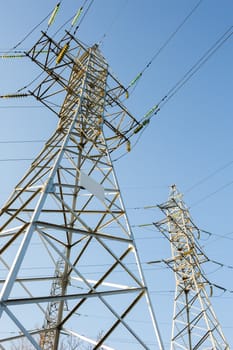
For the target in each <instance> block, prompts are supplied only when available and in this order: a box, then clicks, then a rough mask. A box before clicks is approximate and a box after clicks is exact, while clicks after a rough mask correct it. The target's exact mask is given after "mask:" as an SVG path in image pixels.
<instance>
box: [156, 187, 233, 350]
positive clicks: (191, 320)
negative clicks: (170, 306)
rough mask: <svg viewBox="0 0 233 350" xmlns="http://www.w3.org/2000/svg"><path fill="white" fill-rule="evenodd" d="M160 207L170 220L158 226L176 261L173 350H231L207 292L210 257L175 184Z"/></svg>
mask: <svg viewBox="0 0 233 350" xmlns="http://www.w3.org/2000/svg"><path fill="white" fill-rule="evenodd" d="M159 208H160V209H161V210H162V212H163V213H164V214H165V215H166V218H165V219H163V220H161V221H160V222H157V223H156V224H155V226H156V227H157V228H158V229H159V230H160V231H161V232H162V233H163V234H164V235H165V237H166V238H168V239H169V241H170V243H171V251H172V258H171V259H169V260H166V261H165V262H166V264H167V265H168V266H169V267H170V268H171V269H172V270H173V271H174V273H175V280H176V291H175V301H174V313H173V323H172V339H171V350H179V349H184V350H197V349H205V350H207V349H208V350H210V349H211V350H223V349H229V345H228V344H227V342H226V339H225V337H224V335H223V332H222V330H221V327H220V324H219V322H218V320H217V317H216V315H215V313H214V310H213V307H212V306H211V303H210V299H209V296H208V293H207V291H206V287H207V286H208V282H207V280H206V278H205V276H204V273H203V271H202V268H201V264H202V263H203V262H205V261H207V258H206V256H205V254H204V253H203V252H202V249H201V248H200V246H199V245H198V242H197V238H198V236H199V230H198V228H197V227H196V226H195V225H194V223H193V222H192V219H191V217H190V214H189V211H188V209H187V207H186V206H185V204H184V202H183V200H182V194H180V193H179V192H178V191H177V189H176V186H175V185H173V186H172V187H171V193H170V197H169V200H168V201H167V202H166V203H164V204H161V205H159Z"/></svg>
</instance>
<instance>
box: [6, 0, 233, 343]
mask: <svg viewBox="0 0 233 350" xmlns="http://www.w3.org/2000/svg"><path fill="white" fill-rule="evenodd" d="M197 3H199V2H198V1H197V0H177V1H174V0H144V1H139V0H94V2H93V4H92V6H91V7H90V10H89V11H88V13H87V15H86V16H85V18H84V19H83V21H82V23H81V25H80V28H79V31H78V32H77V36H78V37H79V39H81V40H82V41H84V42H85V43H87V44H90V45H92V44H94V43H96V42H97V43H98V42H100V41H101V40H102V39H103V42H102V44H101V50H102V53H103V55H104V56H105V57H106V59H107V60H108V62H109V65H110V66H111V69H112V70H113V72H114V73H115V74H116V76H117V77H118V78H119V80H121V81H122V83H123V84H124V85H125V86H127V85H128V84H129V83H130V81H131V80H132V79H134V78H135V77H136V76H137V74H138V73H139V72H141V71H142V70H143V68H144V67H145V66H146V64H147V63H148V62H149V61H150V59H151V58H152V57H153V56H154V55H155V54H156V53H157V52H158V50H159V49H160V48H161V47H162V46H163V44H164V43H165V42H166V41H167V39H168V38H169V36H170V35H171V34H172V33H173V32H174V31H175V30H176V28H177V27H178V26H179V24H180V23H181V22H182V21H183V20H184V18H185V17H186V16H187V15H188V13H189V12H190V11H191V9H192V8H194V6H195V5H196V4H197ZM55 4H56V1H52V0H50V1H45V0H41V1H32V0H21V1H15V0H8V1H7V2H3V3H2V4H1V11H0V33H1V37H0V51H1V55H3V54H4V53H6V52H8V50H10V49H11V48H12V47H14V46H15V45H16V44H17V43H18V42H20V41H21V39H22V38H23V37H24V36H25V35H26V34H27V33H28V32H30V30H31V29H32V28H33V27H34V26H35V25H37V24H38V23H39V22H40V21H41V20H42V19H43V18H44V17H45V16H46V15H47V14H48V13H49V12H50V11H51V9H53V7H54V6H55ZM81 4H82V2H81V1H80V0H63V2H62V5H61V9H60V12H59V13H58V16H57V18H56V21H55V23H54V25H53V27H51V34H53V33H54V32H56V30H57V29H58V28H59V27H60V26H61V25H62V24H63V23H64V22H66V20H68V19H69V18H70V17H72V16H73V15H74V14H75V12H76V11H77V9H78V8H79V7H80V6H81ZM232 25H233V2H232V1H231V0H221V1H220V0H202V1H201V2H200V5H199V6H198V8H197V9H196V11H195V12H194V13H193V15H192V16H191V17H190V18H189V19H188V20H187V22H186V23H185V24H184V25H183V27H182V28H181V29H180V30H179V31H178V32H177V34H176V35H175V36H174V37H173V39H172V40H171V41H170V42H169V44H168V45H167V46H166V47H165V48H164V49H163V50H162V51H161V53H160V54H159V55H158V56H157V57H156V59H155V60H154V61H153V63H152V64H151V65H150V66H149V68H148V69H147V70H145V72H144V74H143V76H142V77H141V79H140V80H139V82H138V84H137V86H136V88H135V90H134V91H133V92H132V94H130V96H129V99H128V101H126V104H127V107H128V108H129V110H130V111H131V112H132V114H134V116H135V117H136V118H138V119H140V118H141V117H142V116H143V115H144V114H145V113H146V112H147V111H148V110H149V109H150V108H151V107H152V106H153V105H155V104H156V103H157V102H158V101H160V99H161V98H163V97H164V96H165V95H166V94H167V92H168V91H169V90H170V88H172V87H173V86H174V85H175V84H176V83H177V82H178V81H179V80H180V78H182V77H183V76H184V74H185V73H186V72H187V71H188V70H189V69H190V68H191V67H192V66H193V65H194V64H195V63H196V62H197V61H198V60H199V58H200V57H201V56H202V55H203V54H204V53H205V52H206V51H207V50H208V49H209V48H210V47H211V46H212V45H213V44H214V43H215V42H216V41H217V40H218V39H219V38H220V37H221V35H222V34H223V33H224V32H226V31H227V30H228V29H229V27H230V26H232ZM68 27H69V26H68ZM45 29H46V24H42V25H41V26H39V28H38V29H36V30H35V31H34V32H33V34H32V35H31V36H29V37H28V38H27V40H25V41H24V42H23V43H22V44H20V45H19V46H18V47H17V49H16V50H27V49H29V48H31V46H32V45H33V43H34V42H35V40H36V39H37V38H38V37H39V35H40V30H45ZM232 42H233V36H231V37H230V38H229V39H228V40H227V41H226V42H225V43H224V44H223V45H222V47H220V48H219V49H218V50H217V51H216V52H215V53H214V54H213V56H212V57H210V59H209V60H208V61H207V62H206V63H205V64H204V65H203V66H202V67H201V68H200V70H199V71H198V72H197V73H196V74H194V75H193V77H192V78H191V79H190V80H189V81H188V82H187V83H186V84H185V85H184V86H183V87H182V88H181V89H180V90H179V91H178V92H177V93H176V94H175V95H174V96H173V97H172V98H171V99H170V100H169V101H168V103H167V104H165V105H164V107H163V108H161V111H160V112H159V113H158V114H157V115H156V116H155V117H153V118H152V119H151V122H150V124H149V126H148V127H147V128H146V129H145V131H144V133H143V134H142V136H141V138H140V140H139V141H138V142H137V144H136V146H135V147H133V149H132V151H131V152H130V153H128V154H127V155H125V156H124V157H122V158H121V159H119V160H116V161H115V168H116V172H117V175H118V180H119V183H120V187H121V189H122V194H123V199H124V203H125V206H126V208H127V209H128V216H129V220H130V223H131V225H132V226H133V231H134V234H135V238H136V243H137V246H138V250H139V254H140V257H141V260H142V262H143V268H144V271H145V275H146V280H147V283H148V286H149V289H150V291H151V297H152V300H153V305H154V307H155V312H156V316H157V321H158V322H159V325H160V328H161V332H162V336H163V338H164V343H165V345H166V349H168V348H169V340H170V338H169V337H170V331H169V327H170V325H171V319H172V310H173V293H172V292H171V291H174V285H175V283H174V277H173V274H172V272H171V271H168V270H167V269H166V268H164V266H163V265H161V266H158V265H147V264H146V262H148V261H150V260H159V259H165V258H168V257H170V247H169V242H167V241H165V240H164V239H163V237H162V236H161V234H160V233H158V232H157V231H156V230H154V229H153V227H152V226H144V227H139V225H142V224H151V223H152V222H155V221H157V220H159V219H160V218H161V214H160V213H159V211H158V210H157V209H145V207H147V206H153V205H156V204H159V203H162V202H165V201H166V200H167V198H168V194H169V186H170V185H171V184H173V183H175V184H176V185H177V187H178V189H179V190H180V191H181V192H182V193H183V194H184V200H185V202H186V204H187V206H188V207H190V212H191V215H192V218H193V221H194V222H195V223H196V225H197V226H198V227H199V228H200V229H202V230H206V231H209V232H210V233H211V234H206V233H202V235H201V240H200V244H201V245H202V246H203V248H204V249H205V252H206V254H207V255H208V257H209V258H210V259H212V260H216V261H218V262H220V263H223V264H224V265H227V266H231V267H232V266H233V259H232V248H233V215H232V213H233V212H232V210H233V209H232V208H233V207H232V197H233V156H232V153H231V152H232V150H233V144H232V142H233V141H232V130H233V120H232V112H233V108H232V91H233V90H232V88H233V69H232V58H233V45H232ZM37 73H38V70H37V69H35V67H34V66H33V64H32V62H30V60H29V59H25V58H24V59H16V58H15V59H0V77H1V79H0V95H4V94H8V93H15V92H16V91H17V90H18V89H20V88H22V87H24V86H25V85H27V84H28V83H29V82H30V81H32V80H33V79H34V77H35V76H36V74H37ZM26 91H27V89H26V90H24V92H26ZM30 106H31V107H32V108H29V107H30ZM38 106H39V105H38V103H37V102H36V101H33V100H29V99H21V100H14V99H8V100H6V99H4V100H3V99H1V100H0V122H1V127H0V167H1V171H0V203H1V204H2V203H3V202H4V201H5V200H6V198H7V197H8V195H9V194H10V192H11V190H12V189H13V187H14V185H15V184H16V183H17V181H18V180H19V179H20V177H21V176H22V175H23V174H24V172H25V171H26V169H27V168H28V166H29V164H30V159H33V158H34V157H35V155H36V154H37V152H38V151H39V150H40V148H41V147H42V144H43V143H42V142H39V141H42V140H46V139H47V138H48V136H49V135H50V134H51V132H52V131H53V129H54V127H55V126H56V122H57V120H56V117H55V115H53V114H52V113H50V112H49V111H47V110H45V109H44V108H37V107H38ZM136 140H137V138H136V137H135V141H136ZM18 141H33V142H30V143H27V142H26V143H25V142H24V143H22V142H19V143H18ZM124 153H125V149H124V146H123V149H122V154H124ZM22 159H25V160H22ZM205 271H206V273H207V277H208V279H209V280H210V281H212V282H213V283H215V284H218V285H220V286H222V287H224V288H226V289H227V290H229V291H232V293H230V292H228V291H226V292H225V293H223V292H222V291H221V290H219V289H217V288H216V289H214V294H213V297H212V299H211V301H212V304H213V306H214V308H215V311H216V314H217V317H218V318H219V321H220V323H221V325H222V328H223V331H224V333H225V335H226V338H227V340H228V342H229V344H230V347H233V317H232V315H233V268H230V267H226V266H223V267H220V266H219V265H216V264H211V263H208V264H206V267H205ZM148 337H149V338H150V336H149V335H148Z"/></svg>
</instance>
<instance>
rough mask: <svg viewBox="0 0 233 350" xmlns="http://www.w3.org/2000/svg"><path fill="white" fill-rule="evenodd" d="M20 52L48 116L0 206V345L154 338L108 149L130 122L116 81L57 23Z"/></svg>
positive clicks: (134, 343)
mask: <svg viewBox="0 0 233 350" xmlns="http://www.w3.org/2000/svg"><path fill="white" fill-rule="evenodd" d="M27 56H28V57H30V59H31V60H32V61H33V62H35V63H36V64H37V65H38V66H39V67H40V68H41V69H42V73H43V75H41V76H42V77H43V78H42V82H40V83H39V85H37V86H36V87H35V88H34V89H32V91H30V94H31V95H32V96H34V97H35V98H36V99H37V100H39V101H40V102H41V103H43V104H44V105H45V106H47V107H48V108H49V109H50V110H52V111H53V112H55V113H56V114H57V116H58V118H59V121H58V125H57V128H56V130H55V132H54V133H53V135H52V136H51V137H50V139H49V140H48V141H47V142H46V144H45V146H44V148H43V149H42V151H41V152H40V154H39V155H38V156H37V157H36V158H35V160H34V161H33V163H32V165H31V167H30V169H29V170H28V171H27V173H26V174H25V176H24V177H23V178H22V180H21V181H20V182H19V183H18V184H17V186H16V187H15V189H14V191H13V193H12V195H11V196H10V198H9V199H8V201H7V202H6V203H5V205H4V206H3V208H2V209H1V211H0V224H1V236H0V242H1V245H0V271H1V280H0V285H1V291H0V329H1V339H0V344H1V345H0V348H1V349H10V348H11V344H12V342H15V341H20V339H24V341H25V339H26V341H27V342H28V344H29V345H30V346H31V347H32V348H33V349H38V350H41V349H44V350H45V349H50V350H57V349H69V347H68V340H67V339H70V337H72V339H73V338H75V339H77V342H80V344H81V345H80V347H82V349H84V348H85V349H106V350H112V349H122V348H124V349H126V346H127V349H134V350H137V349H152V348H154V349H163V345H162V342H161V338H160V335H159V331H158V327H157V324H156V321H155V316H154V312H153V309H152V306H151V301H150V298H149V295H148V291H147V288H146V285H145V281H144V277H143V272H142V269H141V265H140V262H139V258H138V253H137V249H136V246H135V242H134V238H133V235H132V233H131V230H130V228H129V224H128V220H127V216H126V212H125V208H124V205H123V203H122V198H121V192H120V189H119V186H118V183H117V179H116V175H115V172H114V168H113V164H112V160H111V154H112V152H114V154H115V155H117V151H118V149H119V147H120V146H122V144H124V143H125V144H126V145H127V146H128V147H129V140H128V138H129V137H130V135H131V134H132V133H133V130H134V129H135V128H136V127H138V122H137V120H136V119H135V118H134V117H133V116H132V115H131V114H130V113H129V112H128V110H127V109H126V107H125V106H124V105H123V104H122V102H121V97H125V93H127V91H126V90H125V89H124V88H123V86H122V85H121V84H120V83H119V82H118V80H117V79H116V78H115V77H114V76H113V75H112V74H111V73H110V72H109V68H108V64H107V62H106V61H105V59H104V58H103V56H102V55H101V53H100V51H99V49H98V47H97V46H93V47H91V48H87V47H86V46H85V45H84V44H83V43H81V42H80V41H78V40H77V39H76V38H74V37H73V36H72V35H71V34H70V33H69V32H66V34H65V36H64V37H63V38H62V39H61V40H60V41H58V42H55V41H54V40H53V39H52V38H50V37H49V36H47V34H46V33H43V34H42V36H41V38H40V39H39V40H38V42H37V43H36V44H35V45H34V46H33V48H32V49H31V50H30V51H29V52H28V53H27ZM59 106H61V107H60V108H59ZM44 127H45V128H46V125H44ZM123 152H124V151H123ZM126 170H127V169H126ZM137 321H140V322H137ZM141 321H142V322H141ZM143 325H145V327H144V326H143ZM145 330H146V332H145ZM150 331H152V332H150ZM4 334H5V335H4ZM3 335H4V336H3ZM151 335H152V337H151ZM148 338H149V339H148ZM152 339H153V340H152ZM124 341H125V342H126V344H127V345H126V346H124ZM149 341H150V343H149V345H148V342H149ZM151 341H152V345H151Z"/></svg>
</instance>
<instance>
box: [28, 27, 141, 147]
mask: <svg viewBox="0 0 233 350" xmlns="http://www.w3.org/2000/svg"><path fill="white" fill-rule="evenodd" d="M90 51H92V53H93V54H94V52H95V53H96V54H94V55H95V58H96V60H95V67H93V68H92V69H93V71H92V69H90V70H89V72H88V82H89V87H90V89H91V88H92V86H93V84H96V82H97V81H96V72H97V71H98V72H99V82H98V84H101V79H102V78H103V74H102V73H103V71H105V72H106V73H107V84H106V89H105V91H103V90H101V89H95V94H93V95H92V103H93V104H94V105H95V106H96V107H97V106H98V103H99V102H98V101H99V100H101V98H102V96H103V94H104V95H105V104H104V113H103V115H102V116H97V117H99V123H100V124H101V125H103V126H104V131H105V138H106V142H107V144H108V148H109V151H110V152H112V151H114V150H116V149H118V148H119V147H120V146H121V145H122V144H123V143H125V142H128V141H129V138H130V137H131V136H132V135H133V131H134V129H135V128H136V127H137V126H138V125H139V122H138V121H137V120H136V118H135V117H134V116H133V115H132V114H131V113H130V112H129V110H128V109H127V107H126V106H125V105H124V104H123V103H122V101H121V98H122V97H124V96H126V97H127V96H128V92H127V90H126V89H125V88H124V87H123V85H122V84H121V83H120V82H119V81H118V79H117V78H116V77H115V76H114V75H113V74H112V73H111V72H110V71H109V69H108V65H107V63H106V61H105V60H104V58H103V59H101V60H99V59H98V56H99V55H100V53H99V50H98V46H97V45H94V46H93V47H91V48H88V47H86V46H85V45H84V44H83V43H82V42H80V41H79V40H77V39H76V38H75V37H74V36H73V35H72V34H70V33H69V32H66V34H65V36H64V37H63V38H62V39H61V40H60V41H58V42H56V41H55V40H53V39H52V38H50V37H49V36H48V35H47V34H46V33H44V32H42V36H41V37H40V39H39V40H38V41H37V42H36V44H35V45H34V46H33V47H32V48H31V50H29V51H28V52H26V55H27V56H28V57H29V58H30V59H31V60H32V61H33V62H34V63H36V64H37V65H38V66H39V67H40V69H42V74H41V78H42V80H41V81H40V83H39V84H38V85H37V86H36V87H35V88H34V89H32V90H31V91H30V93H31V95H32V96H34V97H35V98H36V99H37V100H39V101H40V102H41V103H42V104H44V105H45V106H46V107H48V108H49V109H50V110H52V111H53V112H54V113H55V114H56V115H57V116H58V117H59V118H62V114H63V112H64V110H65V111H66V112H67V107H68V111H70V113H72V107H73V106H74V105H75V103H76V102H77V100H78V99H79V98H80V90H79V88H78V87H77V86H76V88H75V89H74V88H73V84H72V80H73V81H75V82H77V81H78V80H82V77H83V75H84V74H85V69H86V68H85V63H86V60H87V59H88V57H89V53H90ZM71 72H72V75H71ZM43 73H44V74H43ZM70 76H71V78H70ZM59 101H64V102H63V104H61V103H59ZM93 113H95V109H93ZM96 113H97V111H96Z"/></svg>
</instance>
